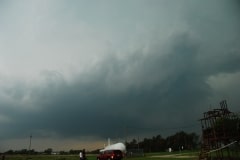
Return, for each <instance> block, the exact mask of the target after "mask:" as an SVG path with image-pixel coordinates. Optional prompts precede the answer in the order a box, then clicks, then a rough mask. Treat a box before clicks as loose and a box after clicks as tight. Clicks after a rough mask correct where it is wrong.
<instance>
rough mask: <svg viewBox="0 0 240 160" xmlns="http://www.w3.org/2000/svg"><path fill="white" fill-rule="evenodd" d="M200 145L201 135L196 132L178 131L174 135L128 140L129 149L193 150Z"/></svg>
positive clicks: (153, 150) (156, 150) (150, 150)
mask: <svg viewBox="0 0 240 160" xmlns="http://www.w3.org/2000/svg"><path fill="white" fill-rule="evenodd" d="M198 146H199V136H198V135H197V134H196V133H189V134H188V133H186V132H184V131H181V132H177V133H175V134H174V135H171V136H168V137H166V138H163V137H162V136H161V135H157V136H153V137H152V138H144V139H143V140H142V141H137V140H136V139H133V140H132V141H130V142H126V147H127V149H142V150H143V151H144V152H145V153H146V152H162V151H166V150H168V149H169V148H171V150H173V151H179V150H185V149H186V150H193V149H197V147H198Z"/></svg>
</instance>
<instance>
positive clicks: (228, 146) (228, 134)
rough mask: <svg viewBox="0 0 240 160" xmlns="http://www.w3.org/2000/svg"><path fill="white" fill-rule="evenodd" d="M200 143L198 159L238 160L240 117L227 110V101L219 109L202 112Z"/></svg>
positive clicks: (239, 155)
mask: <svg viewBox="0 0 240 160" xmlns="http://www.w3.org/2000/svg"><path fill="white" fill-rule="evenodd" d="M200 121H201V125H202V144H201V151H200V154H199V160H240V144H239V143H240V117H239V115H237V114H234V113H232V112H231V111H229V110H228V106H227V101H226V100H224V101H222V102H220V109H213V110H210V111H208V112H205V113H204V114H203V118H202V119H200Z"/></svg>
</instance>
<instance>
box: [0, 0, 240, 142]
mask: <svg viewBox="0 0 240 160" xmlns="http://www.w3.org/2000/svg"><path fill="white" fill-rule="evenodd" d="M141 2H142V1H141ZM154 2H156V1H154ZM175 3H178V4H179V5H173V4H172V2H169V1H168V2H166V1H165V2H164V3H160V2H156V4H157V5H152V4H151V3H147V4H148V7H149V6H150V8H151V7H153V6H154V8H153V10H151V12H150V11H149V10H148V9H146V10H145V11H146V12H145V14H143V13H142V12H139V8H138V9H137V11H138V12H139V15H141V16H140V17H143V18H144V21H143V22H141V21H140V22H138V21H133V20H132V19H131V18H130V19H125V18H126V17H125V16H124V17H122V18H121V22H124V27H119V26H118V22H116V20H115V19H114V18H113V17H111V16H110V18H112V19H114V20H113V22H114V25H113V26H112V27H113V28H112V30H111V32H114V34H112V35H111V36H113V37H114V36H116V37H118V36H119V37H121V38H119V39H117V40H116V41H114V42H113V44H112V46H111V45H110V46H111V47H112V48H111V47H109V48H110V49H109V50H106V51H105V50H104V51H105V52H107V53H106V54H100V55H98V54H96V57H97V58H96V59H97V61H96V63H94V64H93V65H92V66H90V67H86V68H84V69H86V70H84V71H83V72H80V73H76V74H74V76H73V77H72V79H71V80H70V81H69V80H68V77H67V76H66V75H65V74H62V73H61V72H60V71H59V70H61V69H59V70H54V69H49V70H45V71H44V72H41V74H40V76H39V77H38V78H39V79H40V80H39V81H33V82H32V81H30V82H29V81H24V80H22V81H21V80H20V81H19V80H12V81H11V82H8V79H4V76H2V75H1V74H0V80H1V82H3V83H1V84H8V85H6V86H5V85H1V86H0V87H1V89H2V92H1V94H0V98H1V101H0V106H1V113H0V126H1V127H2V128H4V130H2V131H1V132H2V134H1V135H0V138H1V139H7V138H16V137H17V138H21V137H24V136H26V134H27V135H29V134H30V133H32V134H33V135H34V136H35V137H39V138H46V137H61V138H69V137H71V138H73V137H74V138H78V137H85V136H92V137H100V138H107V137H120V138H123V137H124V136H126V134H127V136H136V135H139V134H143V135H151V134H155V133H157V134H165V135H168V134H170V133H171V132H176V131H179V130H183V129H186V130H189V131H199V129H200V126H198V119H199V118H201V117H202V113H203V112H204V111H207V110H208V109H209V105H210V104H212V103H213V105H214V107H215V106H216V105H215V104H218V102H219V101H221V100H222V98H226V97H222V95H227V98H229V97H228V96H229V95H235V96H234V97H233V98H232V100H233V102H232V103H231V102H230V103H231V104H233V105H232V106H230V110H231V109H233V110H237V109H238V108H237V107H238V106H237V105H239V103H240V101H239V100H238V98H236V97H237V96H236V95H239V91H238V88H237V87H234V86H235V85H239V82H240V79H239V78H240V76H239V73H240V63H239V62H240V47H239V46H240V32H238V30H239V28H240V22H239V10H238V7H239V5H237V4H239V3H238V2H237V1H231V2H229V1H211V2H209V1H201V2H200V1H191V2H188V1H179V2H174V4H175ZM154 4H155V3H154ZM160 4H161V5H164V6H165V7H160V6H159V7H160V8H164V9H163V10H161V11H159V9H158V5H160ZM110 6H111V5H110ZM117 6H118V5H117ZM104 7H106V8H108V7H109V6H104ZM167 7H170V9H172V10H171V12H169V11H166V8H167ZM110 8H111V7H110ZM73 9H74V7H73ZM121 9H122V8H120V9H119V10H121ZM127 11H128V12H126V13H127V14H130V15H131V5H130V7H129V9H128V10H127ZM158 11H159V13H158ZM133 12H134V11H133ZM138 12H134V14H133V15H134V16H132V17H133V18H136V17H138V14H137V13H138ZM73 13H74V12H73ZM104 13H105V12H104ZM126 13H125V14H126ZM140 13H141V14H140ZM163 13H164V14H163ZM105 14H106V13H105ZM90 15H91V16H93V17H94V16H95V13H91V14H90ZM90 15H89V17H90V18H91V16H90ZM113 15H118V12H114V14H113ZM149 15H151V16H149ZM158 15H159V16H158ZM167 15H169V17H168V16H167ZM118 16H120V14H119V15H118ZM89 17H88V18H89ZM120 17H121V16H120ZM159 17H160V18H159ZM108 18H109V17H108ZM93 19H94V20H95V18H93ZM171 19H172V20H171ZM91 20H92V19H90V20H89V21H90V22H91ZM130 20H131V21H130ZM145 21H146V22H145ZM92 22H94V25H95V23H96V25H97V22H99V20H98V21H93V20H92ZM106 22H108V23H110V22H111V21H108V20H107V18H106V19H103V24H101V25H100V28H104V27H105V26H106V24H107V23H106ZM115 22H116V24H115ZM128 22H129V23H128ZM134 22H136V24H135V25H136V28H137V29H139V28H140V31H141V30H142V31H143V32H144V33H143V34H142V35H141V34H139V33H138V34H136V33H135V34H133V33H132V32H133V28H134ZM137 22H138V23H137ZM127 24H131V25H130V29H129V30H128V29H127V26H128V25H127ZM138 25H139V26H138ZM151 25H152V26H153V27H151ZM70 26H71V25H70ZM71 27H72V26H71ZM78 27H79V26H78ZM81 27H83V26H81V25H80V27H79V28H81ZM138 27H139V28H138ZM86 28H88V27H86ZM110 28H111V27H110ZM61 29H63V28H60V29H59V30H60V31H61ZM77 29H78V28H77ZM107 29H109V28H108V27H106V28H105V30H107ZM119 29H120V30H121V31H122V32H123V31H125V30H126V33H127V34H122V32H121V33H120V32H119V33H115V31H116V30H117V31H118V30H119ZM63 31H64V30H63ZM165 32H166V33H165ZM44 33H45V32H44ZM87 33H91V32H89V31H88V32H87ZM72 35H74V34H72ZM80 35H81V36H82V35H84V34H82V33H81V34H80ZM117 35H118V36H117ZM81 36H80V37H81ZM111 36H109V37H111ZM125 36H126V37H127V38H126V43H125V41H124V40H125V39H124V38H125ZM131 36H136V37H135V39H134V38H133V37H131ZM148 36H149V37H148ZM53 37H54V36H53ZM94 38H95V37H94ZM128 38H129V39H131V38H132V39H134V40H133V41H134V42H132V41H130V40H129V39H128ZM84 40H85V39H84ZM87 40H89V39H87ZM135 41H136V42H135ZM71 42H72V41H71ZM80 42H82V43H84V42H85V41H80ZM80 42H78V41H77V43H76V44H78V45H79V43H80ZM89 42H92V41H91V40H90V41H89ZM94 42H95V41H93V43H94ZM130 42H132V43H130ZM115 43H116V44H115ZM128 43H130V45H127V44H128ZM71 44H72V43H71ZM90 44H91V43H90ZM84 45H88V43H84ZM84 45H83V46H84ZM124 45H126V47H125V46H124ZM43 46H44V45H43ZM90 46H91V47H90V48H94V46H95V43H94V44H93V45H90ZM121 46H124V47H123V48H124V49H122V48H121ZM129 46H130V47H129ZM41 47H42V46H41ZM59 47H61V46H59ZM71 47H72V46H70V47H69V48H71ZM131 47H132V48H133V49H132V48H131ZM69 48H67V49H66V50H68V49H69ZM129 48H130V49H129ZM51 51H52V50H51ZM70 51H72V50H70ZM77 51H78V50H77ZM81 51H82V50H81ZM83 51H86V52H87V51H89V50H88V49H86V50H83ZM83 51H82V52H83ZM90 51H91V52H93V51H94V50H90ZM90 51H89V52H90ZM82 52H81V53H82ZM119 52H120V53H121V52H123V53H122V54H119ZM59 53H61V50H59ZM77 53H78V52H77ZM86 54H87V53H86ZM56 55H57V54H56ZM61 56H62V55H59V56H58V57H57V56H56V57H55V59H54V60H56V59H58V58H59V59H60V58H61ZM71 56H73V55H71ZM69 57H70V56H69ZM73 57H74V56H73ZM83 57H84V56H83ZM99 57H101V58H99ZM64 58H66V59H67V58H68V56H66V57H64ZM81 58H82V57H81ZM81 58H79V61H80V62H81V63H83V60H82V59H81ZM84 58H85V57H84ZM84 58H83V59H84ZM98 58H99V59H98ZM74 60H75V59H74ZM76 61H77V60H76ZM44 62H45V61H44ZM60 62H61V61H60ZM74 62H75V61H74ZM80 62H79V63H80ZM51 63H54V62H51ZM44 64H45V63H44ZM84 64H85V63H84ZM50 66H51V65H50ZM56 66H58V65H56ZM0 67H1V66H0ZM16 69H17V68H16ZM77 69H78V68H77ZM77 69H76V70H77ZM3 75H4V74H3ZM9 84H10V85H9ZM224 85H226V86H230V87H231V89H232V90H230V89H226V88H225V87H224ZM216 107H218V106H216ZM189 126H190V127H189ZM185 127H186V128H185ZM126 132H127V133H126Z"/></svg>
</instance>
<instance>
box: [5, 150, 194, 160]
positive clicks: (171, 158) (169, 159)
mask: <svg viewBox="0 0 240 160" xmlns="http://www.w3.org/2000/svg"><path fill="white" fill-rule="evenodd" d="M96 156H97V155H87V159H88V160H96ZM197 159H198V152H182V153H179V152H172V153H167V152H163V153H148V154H146V155H145V156H144V157H125V158H124V159H123V160H197ZM5 160H79V156H78V155H6V156H5Z"/></svg>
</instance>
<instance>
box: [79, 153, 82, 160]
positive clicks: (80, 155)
mask: <svg viewBox="0 0 240 160" xmlns="http://www.w3.org/2000/svg"><path fill="white" fill-rule="evenodd" d="M79 157H80V160H83V153H82V151H80V153H79Z"/></svg>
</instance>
